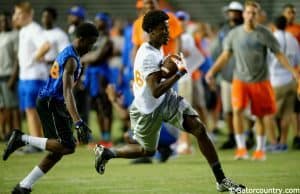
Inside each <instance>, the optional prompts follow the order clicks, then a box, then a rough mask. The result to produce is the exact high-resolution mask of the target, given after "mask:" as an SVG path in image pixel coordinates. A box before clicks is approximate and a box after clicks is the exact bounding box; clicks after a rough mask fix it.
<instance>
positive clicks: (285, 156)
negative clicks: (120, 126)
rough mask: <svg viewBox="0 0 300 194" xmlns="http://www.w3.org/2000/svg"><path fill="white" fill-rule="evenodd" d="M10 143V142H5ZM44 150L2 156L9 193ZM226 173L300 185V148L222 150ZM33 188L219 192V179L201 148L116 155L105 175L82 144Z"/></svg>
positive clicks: (55, 193) (248, 180) (2, 185)
mask: <svg viewBox="0 0 300 194" xmlns="http://www.w3.org/2000/svg"><path fill="white" fill-rule="evenodd" d="M0 149H1V150H3V149H4V144H0ZM43 155H44V154H43V153H42V154H31V155H18V154H13V155H12V156H11V157H10V158H9V159H8V160H7V161H6V162H4V161H1V162H0V193H1V194H4V193H9V192H10V191H11V189H12V188H13V187H14V186H15V184H17V183H18V182H19V181H20V180H21V179H22V178H23V177H24V176H25V175H27V173H28V172H29V171H30V170H31V169H32V168H33V166H34V165H36V164H37V163H38V162H39V161H40V160H41V158H42V157H43ZM220 158H221V161H222V164H223V168H224V170H225V172H226V174H227V175H228V176H230V177H232V178H233V179H234V180H236V181H238V182H240V183H243V184H245V185H246V186H247V187H249V188H272V187H274V188H296V187H298V188H299V187H300V184H299V178H300V172H299V171H298V170H297V169H299V160H300V155H299V152H296V151H290V152H286V153H281V154H269V155H268V159H267V160H266V161H264V162H254V161H233V160H232V151H222V152H220ZM33 193H38V194H50V193H51V194H65V193H70V194H71V193H72V194H93V193H95V194H96V193H97V194H98V193H104V194H113V193H125V194H129V193H130V194H141V193H143V194H150V193H153V194H196V193H197V194H199V193H205V194H213V193H218V192H217V191H216V189H215V180H214V178H213V175H212V173H211V171H210V168H209V166H208V165H207V163H206V161H205V160H204V158H203V156H202V155H201V154H200V153H199V152H198V151H197V152H196V153H194V154H193V155H190V156H180V157H177V158H174V159H171V160H169V161H168V162H167V163H165V164H159V163H154V164H152V165H151V164H148V165H146V164H145V165H130V164H129V160H125V159H115V160H111V161H110V162H109V163H108V165H107V168H106V172H105V174H104V175H99V174H97V173H96V171H95V170H94V155H93V152H92V150H89V149H87V148H86V147H84V146H81V147H79V148H78V149H77V152H76V153H75V154H73V155H70V156H66V157H65V158H63V160H62V161H61V162H59V163H58V164H57V165H56V166H55V167H54V169H53V170H51V171H50V172H49V173H48V174H47V175H46V176H44V177H43V178H42V179H41V180H39V181H38V182H37V183H36V184H35V186H34V188H33Z"/></svg>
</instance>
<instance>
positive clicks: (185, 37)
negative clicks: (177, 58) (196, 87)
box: [181, 32, 204, 72]
mask: <svg viewBox="0 0 300 194" xmlns="http://www.w3.org/2000/svg"><path fill="white" fill-rule="evenodd" d="M181 47H182V51H184V52H187V53H188V54H189V55H188V56H186V57H185V61H186V64H187V69H188V70H189V72H193V71H195V70H196V69H198V67H199V66H200V65H201V64H202V63H203V62H204V56H203V55H202V54H201V52H200V51H199V49H198V48H197V47H196V44H195V41H194V38H193V37H192V35H191V34H189V33H187V32H185V33H184V34H182V35H181Z"/></svg>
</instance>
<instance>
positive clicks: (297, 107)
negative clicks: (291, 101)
mask: <svg viewBox="0 0 300 194" xmlns="http://www.w3.org/2000/svg"><path fill="white" fill-rule="evenodd" d="M294 111H295V113H300V101H299V100H298V98H296V100H295V107H294Z"/></svg>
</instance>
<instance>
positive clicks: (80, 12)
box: [68, 5, 85, 19]
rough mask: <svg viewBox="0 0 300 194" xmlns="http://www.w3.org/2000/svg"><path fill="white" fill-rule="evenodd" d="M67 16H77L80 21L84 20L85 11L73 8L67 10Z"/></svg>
mask: <svg viewBox="0 0 300 194" xmlns="http://www.w3.org/2000/svg"><path fill="white" fill-rule="evenodd" d="M68 14H70V15H74V16H77V17H79V18H81V19H84V18H85V9H84V8H83V7H81V6H77V5H76V6H73V7H71V8H70V9H69V10H68Z"/></svg>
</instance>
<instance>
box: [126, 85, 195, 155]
mask: <svg viewBox="0 0 300 194" xmlns="http://www.w3.org/2000/svg"><path fill="white" fill-rule="evenodd" d="M183 115H190V116H198V114H197V112H196V111H195V110H194V109H193V108H192V106H191V105H190V104H189V103H188V102H187V101H186V100H185V99H183V98H182V97H180V96H178V95H177V93H175V92H174V91H169V92H167V94H166V96H165V99H164V100H163V102H162V103H161V104H160V105H159V106H158V107H157V108H156V109H155V110H154V111H153V112H152V113H150V114H143V113H141V112H140V111H139V110H138V109H137V107H136V106H135V105H134V103H133V104H132V105H131V107H130V121H131V127H132V129H133V139H135V140H136V141H137V142H138V143H139V144H140V145H141V146H142V147H143V148H144V149H145V150H147V151H155V150H156V148H157V145H158V140H159V135H160V128H161V125H162V122H166V123H169V124H171V125H173V126H174V127H176V128H178V129H181V130H184V128H183Z"/></svg>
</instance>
